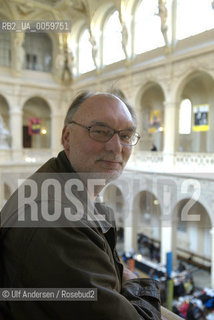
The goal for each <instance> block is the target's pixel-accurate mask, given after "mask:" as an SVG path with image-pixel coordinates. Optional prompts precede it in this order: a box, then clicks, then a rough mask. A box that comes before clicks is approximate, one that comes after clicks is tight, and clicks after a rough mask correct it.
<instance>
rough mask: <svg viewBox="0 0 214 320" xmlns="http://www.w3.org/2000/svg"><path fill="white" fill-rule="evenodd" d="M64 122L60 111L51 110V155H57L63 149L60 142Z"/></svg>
mask: <svg viewBox="0 0 214 320" xmlns="http://www.w3.org/2000/svg"><path fill="white" fill-rule="evenodd" d="M63 123H64V115H62V113H55V112H52V114H51V149H52V153H53V155H55V156H56V155H57V153H58V152H59V151H61V150H62V149H63V147H62V144H61V135H62V129H63Z"/></svg>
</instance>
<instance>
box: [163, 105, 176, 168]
mask: <svg viewBox="0 0 214 320" xmlns="http://www.w3.org/2000/svg"><path fill="white" fill-rule="evenodd" d="M164 105H165V111H164V126H165V134H164V161H165V163H166V167H167V168H168V170H170V168H171V167H172V166H173V163H174V153H175V152H176V150H177V148H176V146H177V135H178V116H179V112H178V107H177V103H174V102H169V101H165V102H164Z"/></svg>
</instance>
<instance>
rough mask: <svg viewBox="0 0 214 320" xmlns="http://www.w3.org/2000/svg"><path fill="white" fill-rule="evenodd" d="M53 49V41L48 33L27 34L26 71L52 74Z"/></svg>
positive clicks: (25, 44) (25, 45)
mask: <svg viewBox="0 0 214 320" xmlns="http://www.w3.org/2000/svg"><path fill="white" fill-rule="evenodd" d="M52 47H53V45H52V39H51V37H50V36H49V35H48V33H41V34H40V33H26V34H25V39H24V48H25V66H24V67H25V69H28V70H35V71H43V72H51V70H52V63H53V48H52Z"/></svg>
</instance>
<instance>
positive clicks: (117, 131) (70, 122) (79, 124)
mask: <svg viewBox="0 0 214 320" xmlns="http://www.w3.org/2000/svg"><path fill="white" fill-rule="evenodd" d="M72 123H74V124H76V125H78V126H80V127H82V128H84V129H86V130H88V134H89V137H90V138H91V139H92V140H94V141H98V142H108V141H109V140H111V139H112V137H113V136H114V135H115V133H117V134H118V136H119V138H120V135H119V134H120V132H121V131H126V130H125V129H123V130H115V129H113V128H111V127H109V126H108V125H99V124H93V125H91V126H84V125H83V124H81V123H78V122H76V121H69V122H68V124H72ZM94 126H103V127H107V128H109V129H111V130H113V135H112V136H111V137H109V139H108V140H106V141H100V140H97V139H94V138H92V137H91V136H90V130H91V128H93V127H94ZM127 130H128V129H127ZM133 135H135V137H137V141H136V143H135V144H128V143H123V142H121V141H120V144H121V145H123V146H130V147H133V146H136V144H137V143H138V141H139V140H140V138H141V137H140V135H139V134H138V133H137V132H133Z"/></svg>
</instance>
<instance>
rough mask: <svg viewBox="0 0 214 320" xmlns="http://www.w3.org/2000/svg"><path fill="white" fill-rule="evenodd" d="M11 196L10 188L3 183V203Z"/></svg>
mask: <svg viewBox="0 0 214 320" xmlns="http://www.w3.org/2000/svg"><path fill="white" fill-rule="evenodd" d="M11 194H12V190H11V188H10V186H9V185H8V184H7V183H6V182H5V183H4V201H7V200H8V199H9V198H10V196H11Z"/></svg>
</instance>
